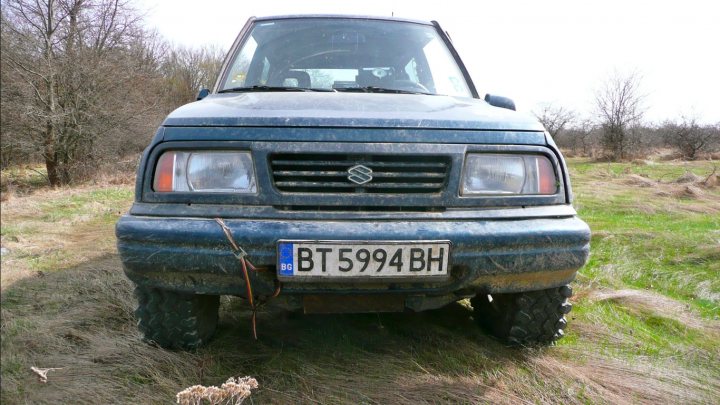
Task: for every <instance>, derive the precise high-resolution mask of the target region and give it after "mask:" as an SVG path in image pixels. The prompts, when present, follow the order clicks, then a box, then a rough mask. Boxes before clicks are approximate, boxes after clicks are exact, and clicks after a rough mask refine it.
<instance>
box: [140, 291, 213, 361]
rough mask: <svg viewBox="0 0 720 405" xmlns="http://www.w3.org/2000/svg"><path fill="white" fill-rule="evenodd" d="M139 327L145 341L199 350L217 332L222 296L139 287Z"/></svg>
mask: <svg viewBox="0 0 720 405" xmlns="http://www.w3.org/2000/svg"><path fill="white" fill-rule="evenodd" d="M135 297H136V298H137V301H138V307H137V310H136V311H135V316H136V318H137V325H138V329H139V330H140V332H142V334H143V340H145V341H146V342H149V343H155V344H157V345H158V346H161V347H164V348H166V349H185V350H187V349H196V348H198V347H200V346H202V345H204V344H205V343H207V342H208V341H209V340H210V338H211V337H212V335H213V334H214V333H215V328H216V327H217V322H218V308H219V306H220V296H218V295H195V294H184V293H177V292H173V291H168V290H163V289H160V288H147V287H139V286H138V287H136V288H135Z"/></svg>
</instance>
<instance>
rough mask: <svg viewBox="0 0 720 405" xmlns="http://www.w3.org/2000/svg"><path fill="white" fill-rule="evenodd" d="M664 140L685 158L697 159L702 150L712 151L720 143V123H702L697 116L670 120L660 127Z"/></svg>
mask: <svg viewBox="0 0 720 405" xmlns="http://www.w3.org/2000/svg"><path fill="white" fill-rule="evenodd" d="M659 131H660V132H661V137H662V139H663V140H664V142H665V143H666V144H667V145H668V146H671V147H673V148H675V149H676V150H677V151H678V152H680V155H681V157H682V158H684V159H690V160H695V159H697V158H698V156H699V155H700V154H701V153H702V152H709V151H712V150H713V149H714V148H716V147H718V146H719V145H718V144H719V143H720V125H714V126H713V125H705V126H703V125H700V123H699V122H698V119H697V117H694V116H690V117H682V118H681V119H680V120H679V121H672V120H668V121H665V122H664V123H663V124H662V126H661V127H660V129H659Z"/></svg>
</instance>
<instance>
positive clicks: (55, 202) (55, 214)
mask: <svg viewBox="0 0 720 405" xmlns="http://www.w3.org/2000/svg"><path fill="white" fill-rule="evenodd" d="M132 198H133V190H132V189H131V188H129V187H111V188H103V189H99V190H90V191H87V192H84V193H78V194H74V195H71V196H67V197H62V198H57V199H52V200H49V201H46V202H44V203H42V204H41V205H40V208H41V215H40V219H41V220H43V221H47V222H55V221H60V220H63V219H72V218H74V217H77V216H80V215H83V214H86V213H87V212H88V205H89V204H94V205H96V207H99V209H101V210H102V213H103V214H107V213H117V211H118V210H120V209H123V208H124V207H125V206H126V205H127V201H131V200H132ZM110 217H111V218H112V216H110ZM104 218H105V220H107V219H108V216H107V215H104Z"/></svg>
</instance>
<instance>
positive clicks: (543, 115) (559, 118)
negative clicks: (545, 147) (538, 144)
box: [533, 103, 575, 138]
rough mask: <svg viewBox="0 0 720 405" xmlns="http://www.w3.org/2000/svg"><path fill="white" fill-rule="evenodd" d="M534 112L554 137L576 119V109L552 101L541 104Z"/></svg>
mask: <svg viewBox="0 0 720 405" xmlns="http://www.w3.org/2000/svg"><path fill="white" fill-rule="evenodd" d="M533 114H534V115H535V117H537V119H538V120H539V121H540V122H541V123H542V124H543V126H544V127H545V129H546V130H547V131H548V132H549V133H550V136H552V137H553V138H556V137H557V136H558V134H559V133H560V132H561V131H562V130H563V129H565V127H567V126H568V124H571V123H572V121H573V120H575V112H574V111H571V110H568V109H567V108H564V107H562V106H556V105H553V104H551V103H543V104H541V105H540V106H539V109H538V111H533Z"/></svg>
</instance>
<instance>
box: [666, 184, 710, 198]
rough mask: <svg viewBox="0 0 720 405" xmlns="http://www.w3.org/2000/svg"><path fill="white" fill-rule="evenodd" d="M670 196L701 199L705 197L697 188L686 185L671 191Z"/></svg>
mask: <svg viewBox="0 0 720 405" xmlns="http://www.w3.org/2000/svg"><path fill="white" fill-rule="evenodd" d="M672 195H673V196H675V197H677V198H690V199H702V198H703V197H705V192H703V191H702V189H700V188H699V187H697V186H693V185H689V184H688V185H685V186H682V187H680V188H677V189H675V190H673V192H672Z"/></svg>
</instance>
